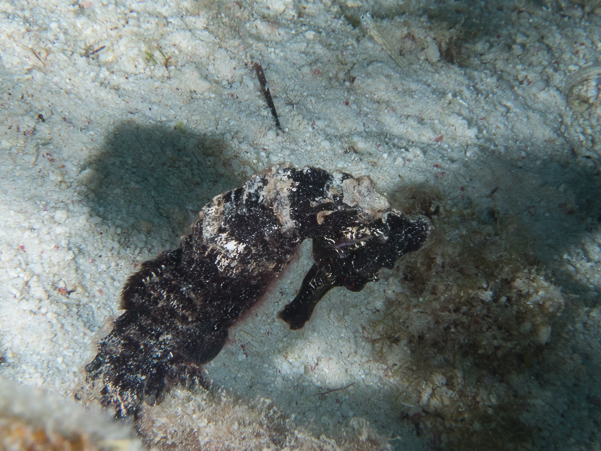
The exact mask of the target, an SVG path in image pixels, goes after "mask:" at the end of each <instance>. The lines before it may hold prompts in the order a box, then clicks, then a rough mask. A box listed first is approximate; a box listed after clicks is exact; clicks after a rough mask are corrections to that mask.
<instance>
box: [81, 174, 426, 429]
mask: <svg viewBox="0 0 601 451" xmlns="http://www.w3.org/2000/svg"><path fill="white" fill-rule="evenodd" d="M428 232H429V226H428V223H427V222H426V221H425V220H424V219H421V218H417V219H415V220H409V219H408V218H406V217H405V216H403V215H402V214H401V213H400V212H398V211H396V210H394V209H391V208H390V205H389V203H388V200H387V199H386V198H385V197H384V196H382V195H380V194H378V193H377V192H376V191H375V189H374V186H373V183H372V181H371V179H369V178H368V177H361V178H353V177H352V176H350V175H349V174H346V173H343V172H334V173H329V172H327V171H325V170H323V169H319V168H315V167H306V168H303V169H296V168H294V167H291V166H287V165H278V166H274V167H272V168H270V169H268V170H266V171H265V172H263V173H260V174H257V175H255V176H253V177H251V178H250V180H248V181H247V182H246V183H245V184H244V185H243V186H242V187H240V188H236V189H234V190H232V191H229V192H226V193H224V194H221V195H218V196H216V197H215V198H213V200H212V201H211V202H210V203H209V204H207V205H206V206H205V207H204V208H203V209H202V211H201V212H200V214H199V218H198V219H197V220H196V222H195V223H194V224H193V225H192V228H191V233H190V234H189V235H187V236H185V237H184V238H182V240H181V243H180V246H179V247H178V248H177V249H174V250H169V251H166V252H163V253H162V254H161V255H159V256H158V257H157V258H156V259H155V260H152V261H148V262H145V263H143V264H142V266H141V268H140V270H139V271H138V272H137V273H135V274H134V275H132V276H131V277H130V278H129V279H128V280H127V282H126V284H125V286H124V288H123V291H122V293H121V307H122V308H123V309H124V310H125V312H124V313H123V314H122V315H121V316H120V317H119V318H117V320H116V321H115V323H114V327H113V329H112V331H111V332H110V333H109V335H107V336H106V337H105V338H103V339H102V340H100V342H99V343H98V354H97V355H96V357H95V358H94V360H93V361H92V362H91V363H89V364H88V365H87V366H86V372H87V375H86V380H87V382H88V384H89V387H90V388H91V392H92V393H93V396H95V397H96V398H97V399H98V400H99V401H100V403H101V404H103V405H104V406H106V407H108V408H112V409H113V410H114V411H115V415H116V416H117V417H126V416H130V415H136V414H137V413H138V412H139V411H140V408H141V406H142V404H143V402H147V403H152V402H153V401H154V400H156V399H160V397H161V396H162V394H163V393H164V392H165V390H166V389H167V388H168V387H169V386H172V385H174V384H181V383H183V384H196V383H198V384H201V385H204V386H206V385H207V384H208V382H207V378H206V373H205V370H204V369H203V367H202V365H204V364H206V363H207V362H209V361H211V360H212V359H213V358H215V357H216V356H217V355H218V354H219V352H220V351H221V349H222V348H223V346H224V345H225V343H226V340H227V336H228V329H229V328H230V327H231V326H232V325H233V324H234V323H235V322H236V321H237V320H239V319H240V318H241V317H242V316H243V315H244V314H245V313H246V312H247V311H248V310H249V309H250V308H252V307H253V305H255V304H256V303H257V302H258V301H259V300H260V299H261V298H262V297H263V295H264V294H265V293H266V291H267V289H268V287H269V286H270V284H271V283H272V282H273V280H274V278H275V277H276V276H277V275H278V274H279V273H281V272H282V271H283V270H284V269H285V267H286V265H288V264H289V263H290V261H291V259H292V257H293V256H294V255H295V253H296V251H297V249H298V247H299V245H300V244H301V243H302V242H303V241H304V240H306V239H312V240H313V258H314V261H315V263H314V265H313V267H312V268H311V269H310V270H309V272H308V273H307V275H306V276H305V279H304V281H303V283H302V286H301V289H300V291H299V293H298V295H297V296H296V298H295V299H294V300H293V301H292V302H290V304H288V305H287V306H286V307H285V308H284V309H283V310H282V311H281V312H280V313H279V315H278V316H279V317H280V318H281V319H282V320H284V321H285V322H286V323H287V324H288V325H289V326H290V328H291V329H300V328H302V327H303V326H304V324H305V323H306V322H307V321H308V320H309V319H310V317H311V314H312V312H313V309H314V307H315V304H316V303H317V302H318V301H319V300H320V299H322V297H323V296H324V295H325V294H326V293H327V291H329V290H330V289H331V288H332V287H335V286H343V287H346V288H347V289H349V290H351V291H359V290H361V289H363V287H364V286H365V285H366V284H367V283H368V282H370V281H375V280H377V275H378V272H379V270H380V269H381V268H383V267H386V268H392V267H393V265H394V264H395V262H396V261H397V259H399V258H400V257H401V256H402V255H403V254H405V253H407V252H412V251H416V250H418V249H419V248H420V247H421V245H422V244H423V243H424V242H425V240H426V238H427V236H428Z"/></svg>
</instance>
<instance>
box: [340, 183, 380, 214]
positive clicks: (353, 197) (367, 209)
mask: <svg viewBox="0 0 601 451" xmlns="http://www.w3.org/2000/svg"><path fill="white" fill-rule="evenodd" d="M342 195H343V196H344V197H343V199H342V201H343V202H344V203H345V204H347V205H348V206H350V207H359V208H361V210H362V211H363V213H366V214H367V218H366V220H367V221H368V222H371V221H374V220H376V219H378V218H380V217H381V216H382V215H383V214H384V213H385V212H386V211H388V210H389V209H390V204H389V203H388V199H386V197H384V196H383V195H381V194H380V193H378V192H376V190H375V188H374V182H373V181H372V180H371V179H370V178H369V177H359V178H356V179H355V178H348V179H346V180H345V181H343V182H342Z"/></svg>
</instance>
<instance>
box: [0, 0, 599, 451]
mask: <svg viewBox="0 0 601 451" xmlns="http://www.w3.org/2000/svg"><path fill="white" fill-rule="evenodd" d="M368 11H370V12H371V15H372V16H373V18H374V21H375V24H376V26H377V29H378V31H379V32H380V33H381V35H382V36H383V37H384V38H385V40H386V41H387V42H388V43H390V46H391V48H392V49H393V50H394V51H395V52H398V54H399V58H400V62H401V63H403V65H402V66H399V65H398V64H397V62H395V60H394V59H392V58H391V57H390V56H389V55H388V54H387V52H386V51H385V49H384V48H383V47H382V45H380V44H379V43H378V42H377V40H376V39H374V37H373V35H370V34H369V33H368V32H367V30H365V29H364V28H363V27H362V26H361V21H360V17H361V15H362V14H364V13H366V12H368ZM0 13H1V14H0V83H1V88H2V89H1V90H0V106H1V108H0V130H1V133H0V174H1V180H2V189H1V190H0V196H1V202H0V224H1V226H0V356H1V359H2V360H1V361H2V367H1V369H0V371H1V376H2V377H3V378H5V379H7V380H8V379H11V380H13V381H16V382H17V383H18V384H22V385H25V386H27V387H31V390H34V387H35V388H39V389H41V390H42V391H45V392H50V393H53V394H54V395H57V396H59V397H67V398H73V394H74V393H75V392H76V391H77V390H79V388H80V387H81V385H82V383H83V380H84V377H85V375H84V372H83V367H84V366H85V364H86V363H88V362H89V361H90V360H91V359H92V357H93V355H94V352H95V348H94V345H95V342H96V341H97V340H98V338H99V337H101V336H102V335H103V334H104V333H106V328H107V327H108V328H110V320H111V318H113V319H114V318H115V317H117V316H118V315H119V314H120V310H119V292H120V289H121V287H122V285H123V283H124V281H125V280H126V278H127V277H128V276H129V275H131V274H132V273H133V272H134V271H135V270H136V268H137V267H138V266H139V265H140V264H141V263H142V262H143V261H145V260H147V259H150V258H153V257H154V256H156V255H157V254H158V253H160V252H161V251H162V250H164V249H168V248H172V247H175V246H177V243H178V240H179V237H180V236H181V235H182V234H185V233H186V230H187V227H188V225H189V224H190V223H191V222H192V221H193V220H194V218H195V216H196V214H197V212H198V211H199V210H200V209H201V208H202V206H203V205H204V204H205V203H206V202H208V201H209V200H210V199H211V198H212V197H213V196H214V195H216V194H219V193H221V192H223V191H226V190H229V189H231V188H233V187H236V186H240V185H241V184H242V183H243V182H244V181H245V180H247V178H248V177H249V176H250V175H251V174H253V173H256V172H258V171H261V170H263V169H265V168H267V167H269V166H271V165H273V164H275V163H282V162H286V163H290V164H293V165H295V166H298V167H302V166H306V165H313V166H319V167H322V168H324V169H326V170H328V171H334V170H342V171H345V172H348V173H350V174H352V175H354V176H362V175H368V176H370V177H371V178H372V179H373V180H374V182H375V183H376V185H377V186H378V189H379V191H380V192H382V193H383V194H386V195H387V196H388V197H389V199H390V201H391V203H392V205H393V206H395V207H397V208H400V209H401V210H404V211H406V212H407V213H408V214H421V215H425V216H427V217H428V218H429V219H430V221H431V222H432V224H433V227H434V232H433V235H432V237H431V240H430V241H431V244H430V245H429V247H428V248H427V249H425V250H424V252H422V253H421V254H422V255H421V257H418V256H416V257H412V258H410V259H402V260H401V261H400V262H399V264H398V265H397V268H395V270H393V271H387V272H386V271H385V272H383V273H382V275H381V276H382V277H381V280H380V281H379V282H377V283H372V284H370V285H369V286H368V287H367V288H366V289H365V290H363V291H362V292H360V293H350V292H348V291H345V290H343V289H335V290H333V291H332V292H330V293H329V294H328V295H327V297H326V298H325V299H324V300H323V301H322V302H321V303H320V304H319V306H318V308H317V309H316V311H315V314H314V317H313V319H312V320H311V322H310V323H309V324H307V326H306V327H305V328H304V329H303V330H302V331H290V330H288V329H287V328H286V327H285V324H284V323H283V322H281V321H279V320H277V319H276V313H277V312H278V311H279V310H280V309H281V308H282V306H283V305H284V304H285V303H287V302H288V301H289V300H290V299H292V298H293V297H294V295H295V293H296V290H297V289H298V287H299V285H300V282H301V280H302V277H303V274H304V272H305V271H306V270H307V268H308V267H309V266H310V264H311V263H310V246H308V243H307V245H306V246H304V247H303V249H302V252H301V255H300V256H299V258H298V261H297V262H295V263H294V264H293V265H292V267H291V269H290V270H289V271H288V272H287V273H286V275H285V277H283V278H282V280H281V281H279V283H278V284H277V286H276V287H274V288H273V290H272V292H271V294H270V295H269V297H268V298H267V299H266V300H265V301H264V302H262V304H261V305H260V306H259V307H258V308H257V309H255V310H254V311H253V313H252V314H251V315H250V317H249V318H247V319H246V320H245V321H244V322H243V323H241V324H240V325H238V326H237V327H236V328H235V330H233V331H232V333H231V336H230V340H229V342H228V345H226V348H225V349H224V350H223V351H222V352H221V354H220V355H219V356H218V357H217V358H216V359H215V360H214V361H212V362H211V363H210V364H209V365H207V370H208V371H209V374H210V375H211V378H212V379H213V380H214V388H215V393H213V394H211V396H209V395H207V394H206V393H196V394H194V393H190V392H187V391H183V390H174V391H173V393H171V394H170V395H168V397H167V398H168V399H166V400H165V401H164V402H163V403H161V404H158V405H156V406H153V407H148V409H147V410H148V413H147V415H146V417H145V421H144V422H143V423H140V424H139V425H137V427H138V429H140V430H141V431H142V436H143V438H144V440H145V441H146V444H147V445H149V446H150V445H152V446H156V447H158V448H162V447H167V446H173V447H175V446H177V445H180V446H181V447H182V449H185V448H187V449H191V448H193V447H194V446H197V447H198V448H199V449H237V448H235V447H236V446H239V447H242V448H243V447H246V448H247V449H263V448H267V449H269V448H272V449H279V448H290V449H292V448H299V449H300V448H302V449H335V448H336V447H340V448H341V449H345V448H346V449H351V448H352V447H358V448H357V449H360V445H361V444H363V446H364V449H374V448H377V447H391V448H395V449H441V448H442V449H458V447H459V446H464V448H465V449H471V448H473V449H485V448H483V447H482V446H483V445H482V444H483V443H486V444H488V445H490V447H491V448H493V449H562V450H563V449H566V450H568V449H569V450H580V449H582V450H584V449H587V450H590V449H601V437H600V435H599V427H600V424H599V423H600V421H601V389H600V387H601V371H600V368H601V366H600V365H601V357H600V356H601V353H600V350H601V349H600V347H601V345H600V342H599V339H600V338H601V331H600V325H601V309H600V307H599V288H600V285H601V275H600V273H599V270H598V266H597V265H598V263H599V261H600V260H601V249H600V247H599V246H600V245H601V234H600V229H599V222H600V220H601V201H600V200H599V194H598V193H599V188H600V186H601V183H600V182H601V180H600V176H599V158H600V157H599V155H600V152H601V145H600V144H599V138H598V137H599V136H601V126H600V119H599V114H600V111H601V107H600V105H601V99H600V97H599V83H601V82H600V80H599V78H600V75H599V74H600V73H601V70H599V66H598V62H597V61H598V58H599V54H600V51H601V47H600V41H599V36H600V35H601V6H600V5H599V2H594V1H590V2H586V1H584V0H582V1H574V2H569V1H565V0H564V1H559V0H558V1H556V2H554V1H550V0H549V1H539V2H535V1H528V0H523V1H499V2H488V3H487V2H477V1H441V2H427V1H410V2H404V3H401V2H388V1H384V0H382V1H365V2H362V1H354V0H348V1H340V2H330V1H323V2H318V1H316V2H309V1H306V2H303V1H293V0H264V1H258V2H247V1H216V2H209V1H191V0H190V1H188V0H182V1H171V2H160V1H159V2H146V1H129V2H127V1H123V2H121V1H91V0H90V1H89V0H79V1H75V2H59V1H45V0H44V1H35V2H34V1H31V2H28V1H0ZM254 62H259V63H260V64H261V65H262V66H263V68H264V70H265V75H266V77H267V81H268V83H269V88H270V90H271V93H272V95H273V98H274V102H275V106H276V108H277V111H278V114H279V117H280V121H281V124H282V129H283V130H278V129H277V128H276V127H275V124H274V121H273V118H272V117H271V115H270V111H269V109H268V108H267V106H266V103H265V99H264V98H263V96H262V93H261V91H260V87H259V83H258V81H257V79H256V76H255V72H254V70H253V63H254ZM570 76H571V78H569V77H570ZM420 252H421V251H420ZM399 306H400V307H399ZM5 384H6V387H12V385H10V383H9V382H5ZM19 390H20V389H19ZM19 390H15V391H14V393H15V395H14V396H12V394H10V395H8V396H7V397H5V398H4V399H3V400H2V402H3V404H0V407H2V409H3V410H2V412H4V413H2V415H8V414H7V412H13V413H10V415H13V414H14V409H13V410H11V409H12V408H9V407H7V406H10V405H13V404H14V403H15V402H21V401H19V400H21V399H24V398H23V397H22V395H20V394H19V393H21V392H20V391H19ZM220 390H223V391H220ZM6 392H7V393H13V391H12V390H10V389H8V388H7V390H6ZM55 402H57V403H59V401H55ZM11 403H13V404H11ZM161 409H163V410H161ZM220 409H221V410H220ZM42 410H43V409H42ZM48 410H49V411H50V410H52V409H48ZM19 412H20V411H19ZM203 412H204V414H203ZM266 412H270V413H269V414H267V413H266ZM274 412H277V413H274ZM10 415H9V416H10ZM19 415H25V414H23V413H22V412H21V413H19ZM49 415H50V414H49ZM203 415H204V416H203ZM220 415H221V417H222V418H221V419H220ZM25 416H26V415H25ZM42 416H43V415H42ZM36 418H37V417H36ZM190 418H194V421H191V420H190ZM242 418H243V419H244V420H242ZM270 418H271V419H270ZM36 421H38V420H36ZM91 421H92V420H91ZM186 421H187V422H188V423H186ZM245 422H246V423H245ZM242 423H244V424H245V426H244V427H243V426H240V425H241V424H242ZM73 424H75V423H73ZM224 424H227V427H226V426H223V425H224ZM63 426H64V427H67V426H68V425H67V426H65V425H63ZM234 426H235V427H234ZM73 427H75V428H80V429H81V428H83V429H85V426H82V425H81V424H79V423H78V424H77V425H76V426H73ZM238 427H239V428H240V430H241V431H242V430H244V432H240V433H237V432H235V431H236V430H237V428H238ZM195 428H196V429H197V430H196V431H195ZM67 429H68V427H67ZM224 429H227V430H228V431H229V432H228V434H225V433H224V432H223V431H224ZM178 430H179V431H180V432H181V431H182V430H186V431H188V432H186V434H179V435H178V433H176V431H178ZM199 431H200V432H199ZM265 431H267V432H265ZM90 433H91V434H92V432H90ZM94 433H96V432H94ZM107 434H108V433H107ZM184 435H185V437H184ZM190 437H194V438H193V439H192V438H190ZM251 437H254V439H251ZM257 437H260V440H259V439H258V438H257ZM326 437H329V438H326ZM387 439H392V440H390V441H387ZM190 440H192V441H190ZM194 440H196V442H194V443H192V442H193V441H194ZM252 440H256V442H253V441H252ZM234 441H237V442H235V444H233V443H234ZM230 442H231V443H232V444H229V443H230ZM132 443H133V442H132ZM358 444H359V445H358ZM132 446H133V445H132ZM219 446H222V448H219ZM228 446H231V448H228ZM311 446H313V447H314V448H311ZM328 446H329V447H330V448H327V447H328ZM303 447H304V448H303ZM470 447H471V448H470ZM170 449H173V448H170ZM352 449H354V448H352Z"/></svg>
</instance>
